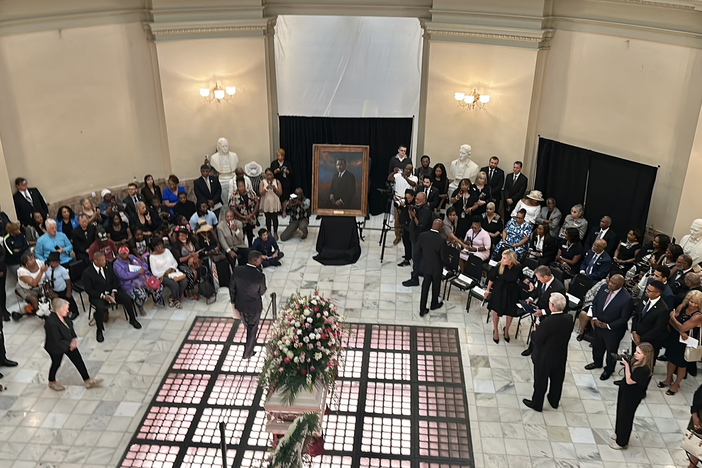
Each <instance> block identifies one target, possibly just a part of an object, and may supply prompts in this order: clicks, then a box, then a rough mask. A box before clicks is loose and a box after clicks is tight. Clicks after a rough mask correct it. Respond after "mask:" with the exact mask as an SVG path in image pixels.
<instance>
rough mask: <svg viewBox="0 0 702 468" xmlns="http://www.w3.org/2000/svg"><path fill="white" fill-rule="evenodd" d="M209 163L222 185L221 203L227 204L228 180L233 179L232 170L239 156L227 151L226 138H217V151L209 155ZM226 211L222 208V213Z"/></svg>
mask: <svg viewBox="0 0 702 468" xmlns="http://www.w3.org/2000/svg"><path fill="white" fill-rule="evenodd" d="M209 164H210V165H211V166H212V167H214V168H215V169H216V170H217V172H219V183H220V185H221V186H222V203H223V204H224V206H229V196H230V195H231V193H229V182H230V181H231V180H232V179H234V177H235V175H234V171H235V170H236V167H237V165H238V164H239V156H237V155H236V153H232V152H230V151H229V142H228V141H227V139H226V138H220V139H219V140H217V152H216V153H215V154H213V155H212V156H210V160H209ZM225 211H226V209H225V210H222V213H224V212H225Z"/></svg>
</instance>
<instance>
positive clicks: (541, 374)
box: [522, 293, 573, 412]
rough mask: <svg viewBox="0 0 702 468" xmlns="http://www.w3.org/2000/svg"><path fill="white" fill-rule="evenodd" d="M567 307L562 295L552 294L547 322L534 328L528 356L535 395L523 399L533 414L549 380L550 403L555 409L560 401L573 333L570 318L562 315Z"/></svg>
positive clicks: (542, 398) (542, 399)
mask: <svg viewBox="0 0 702 468" xmlns="http://www.w3.org/2000/svg"><path fill="white" fill-rule="evenodd" d="M566 304H567V301H566V298H565V296H563V294H561V293H553V294H551V296H550V298H549V302H548V306H549V310H550V314H549V318H548V320H545V321H544V322H543V323H541V324H539V323H538V321H537V323H535V324H534V325H533V329H534V332H533V335H532V338H531V339H532V343H534V353H533V354H532V355H531V361H532V362H533V363H534V393H533V394H532V396H531V400H527V399H526V398H525V399H524V400H522V402H523V403H524V404H525V405H526V406H527V407H529V408H531V409H533V410H534V411H539V412H541V409H542V407H543V404H544V395H545V394H546V388H547V387H549V381H550V389H549V392H548V397H547V398H548V402H549V404H550V405H551V407H553V408H554V409H556V408H558V403H559V402H560V401H561V393H562V391H563V379H565V371H566V360H567V359H568V341H569V340H570V333H571V332H572V331H573V317H572V316H571V315H570V314H564V313H563V311H564V310H565V307H566Z"/></svg>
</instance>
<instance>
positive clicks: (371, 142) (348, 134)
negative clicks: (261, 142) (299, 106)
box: [278, 116, 412, 214]
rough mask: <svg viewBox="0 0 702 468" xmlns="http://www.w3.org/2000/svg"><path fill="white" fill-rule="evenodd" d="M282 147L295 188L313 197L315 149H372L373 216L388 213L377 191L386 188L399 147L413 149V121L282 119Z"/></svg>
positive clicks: (286, 117)
mask: <svg viewBox="0 0 702 468" xmlns="http://www.w3.org/2000/svg"><path fill="white" fill-rule="evenodd" d="M278 120H279V124H280V147H281V148H283V149H284V150H285V156H286V158H289V161H290V164H291V165H292V172H293V177H294V180H295V187H302V190H303V191H304V192H305V195H307V196H310V194H311V193H312V145H314V144H330V145H339V144H340V145H368V146H370V159H371V164H370V184H369V185H370V187H369V204H368V208H369V211H370V213H371V214H380V213H382V212H383V211H384V210H385V206H386V200H387V199H386V198H385V196H384V195H382V194H381V193H380V192H378V191H377V190H376V188H385V180H386V179H387V176H388V171H387V170H388V164H389V163H390V159H391V158H392V157H393V156H395V155H396V154H397V147H398V146H400V145H407V147H408V148H409V147H410V143H411V142H410V139H411V137H412V118H347V117H296V116H279V117H278Z"/></svg>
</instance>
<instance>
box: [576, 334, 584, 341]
mask: <svg viewBox="0 0 702 468" xmlns="http://www.w3.org/2000/svg"><path fill="white" fill-rule="evenodd" d="M583 335H585V333H581V334H579V335H578V336H577V337H576V338H575V339H576V340H578V341H583Z"/></svg>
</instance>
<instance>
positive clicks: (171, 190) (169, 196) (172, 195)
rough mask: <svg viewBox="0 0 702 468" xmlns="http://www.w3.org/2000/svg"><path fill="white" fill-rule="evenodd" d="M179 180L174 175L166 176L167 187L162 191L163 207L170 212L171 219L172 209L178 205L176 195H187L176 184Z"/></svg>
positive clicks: (183, 189)
mask: <svg viewBox="0 0 702 468" xmlns="http://www.w3.org/2000/svg"><path fill="white" fill-rule="evenodd" d="M179 183H180V180H179V179H178V177H176V176H175V175H173V174H171V175H169V176H168V187H166V188H165V189H163V195H162V196H161V197H162V200H163V205H164V206H165V207H166V208H168V209H169V210H170V211H171V217H173V210H172V208H173V207H174V206H176V203H178V194H179V193H180V192H183V193H187V192H186V191H185V187H181V186H179V185H178V184H179Z"/></svg>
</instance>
